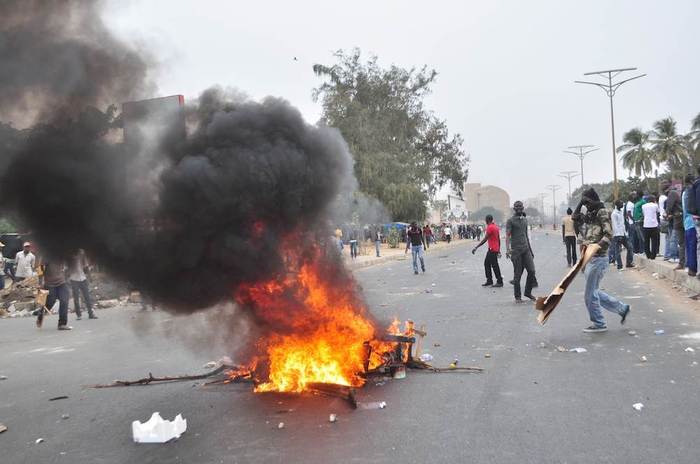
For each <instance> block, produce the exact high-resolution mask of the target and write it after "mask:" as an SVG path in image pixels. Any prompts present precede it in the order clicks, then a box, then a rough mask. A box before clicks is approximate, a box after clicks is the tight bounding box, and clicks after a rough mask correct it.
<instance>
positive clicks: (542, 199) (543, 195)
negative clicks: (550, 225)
mask: <svg viewBox="0 0 700 464" xmlns="http://www.w3.org/2000/svg"><path fill="white" fill-rule="evenodd" d="M538 196H539V197H540V204H541V205H542V208H541V209H540V214H541V215H542V218H541V219H542V224H544V198H545V197H546V196H547V194H546V193H540V194H539V195H538Z"/></svg>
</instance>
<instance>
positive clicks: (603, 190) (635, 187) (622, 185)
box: [571, 177, 656, 209]
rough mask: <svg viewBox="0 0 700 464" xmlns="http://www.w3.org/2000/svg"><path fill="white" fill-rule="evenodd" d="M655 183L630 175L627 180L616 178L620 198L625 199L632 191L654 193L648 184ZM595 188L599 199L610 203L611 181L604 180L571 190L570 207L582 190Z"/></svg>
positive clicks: (576, 202) (574, 203) (579, 198)
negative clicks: (604, 181)
mask: <svg viewBox="0 0 700 464" xmlns="http://www.w3.org/2000/svg"><path fill="white" fill-rule="evenodd" d="M651 184H653V185H656V181H652V182H647V181H644V180H642V179H640V178H639V177H630V178H628V179H627V180H622V179H619V180H618V187H619V189H620V197H619V198H620V199H621V200H627V197H628V196H629V194H630V193H631V192H632V191H635V192H637V191H639V190H641V191H643V192H647V193H648V192H653V193H656V191H655V190H654V189H651V188H650V187H649V185H651ZM591 187H592V188H593V189H595V191H596V192H597V193H598V196H599V197H600V199H601V200H602V201H603V202H605V203H608V204H609V203H612V201H613V183H612V182H606V183H604V184H586V185H584V186H583V187H578V188H576V190H574V191H573V192H571V208H572V209H574V208H575V207H576V205H577V204H578V202H579V201H581V194H582V193H583V191H584V190H588V189H589V188H591Z"/></svg>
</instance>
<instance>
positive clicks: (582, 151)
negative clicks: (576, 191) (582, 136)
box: [564, 145, 600, 187]
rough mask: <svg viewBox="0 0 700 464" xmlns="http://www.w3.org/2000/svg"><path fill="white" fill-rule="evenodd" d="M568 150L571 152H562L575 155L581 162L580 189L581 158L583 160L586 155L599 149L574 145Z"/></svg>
mask: <svg viewBox="0 0 700 464" xmlns="http://www.w3.org/2000/svg"><path fill="white" fill-rule="evenodd" d="M569 148H571V150H564V153H571V154H572V155H576V157H577V158H578V159H579V160H581V187H583V158H585V157H586V155H587V154H589V153H592V152H594V151H596V150H600V149H599V148H595V145H574V146H571V147H569Z"/></svg>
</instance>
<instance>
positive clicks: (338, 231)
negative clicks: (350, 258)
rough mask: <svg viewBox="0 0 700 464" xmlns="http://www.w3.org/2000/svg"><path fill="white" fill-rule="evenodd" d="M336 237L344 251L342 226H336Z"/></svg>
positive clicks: (339, 246) (340, 248)
mask: <svg viewBox="0 0 700 464" xmlns="http://www.w3.org/2000/svg"><path fill="white" fill-rule="evenodd" d="M334 235H335V239H336V240H337V241H338V249H339V250H340V251H341V252H342V251H343V231H342V229H341V228H340V227H336V228H335V232H334Z"/></svg>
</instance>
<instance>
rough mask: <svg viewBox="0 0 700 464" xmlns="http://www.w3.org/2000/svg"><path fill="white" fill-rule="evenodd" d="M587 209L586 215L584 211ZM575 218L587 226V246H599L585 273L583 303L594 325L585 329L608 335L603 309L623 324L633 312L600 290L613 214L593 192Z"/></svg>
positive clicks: (584, 242)
mask: <svg viewBox="0 0 700 464" xmlns="http://www.w3.org/2000/svg"><path fill="white" fill-rule="evenodd" d="M583 206H585V207H586V213H585V215H584V214H582V213H581V208H582V207H583ZM574 218H575V220H577V221H582V222H585V223H586V224H587V227H586V236H585V238H584V241H583V244H584V245H593V244H595V245H598V246H599V247H600V249H599V250H598V251H597V252H596V254H595V255H594V256H593V257H592V258H591V259H590V261H588V264H586V268H585V270H584V275H585V276H586V291H585V294H584V300H585V302H586V308H587V309H588V314H589V316H590V319H591V322H593V325H591V326H588V327H586V328H585V329H583V331H584V332H586V333H598V332H606V331H607V330H608V326H607V324H606V323H605V318H604V317H603V311H602V310H601V308H605V309H607V310H608V311H610V312H613V313H615V314H618V315H619V316H620V323H621V324H624V323H625V320H626V319H627V316H628V315H629V312H630V305H628V304H624V303H622V302H620V301H618V300H617V299H616V298H614V297H612V296H610V295H608V294H607V293H605V292H603V291H602V290H600V282H601V281H602V280H603V276H604V275H605V272H606V271H607V270H608V266H609V263H608V257H607V255H608V248H609V247H610V243H611V241H612V238H613V232H612V226H611V224H610V214H609V213H608V211H607V210H606V209H605V206H604V205H603V203H602V202H601V201H600V198H599V197H598V194H597V193H596V191H595V190H594V189H592V188H591V189H588V190H586V191H585V192H583V195H582V197H581V202H580V203H579V204H578V206H577V207H576V212H575V214H574Z"/></svg>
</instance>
